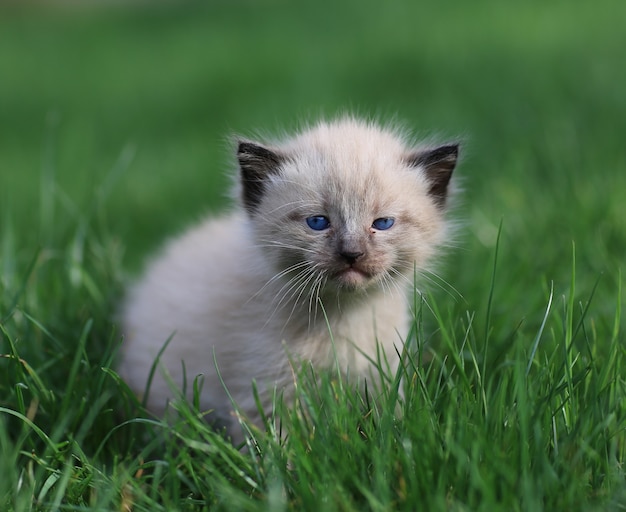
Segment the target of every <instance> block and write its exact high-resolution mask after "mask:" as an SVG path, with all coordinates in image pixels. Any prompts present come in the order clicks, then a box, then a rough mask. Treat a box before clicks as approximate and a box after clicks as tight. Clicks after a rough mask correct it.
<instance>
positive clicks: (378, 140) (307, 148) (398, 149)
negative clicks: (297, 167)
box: [289, 118, 406, 168]
mask: <svg viewBox="0 0 626 512" xmlns="http://www.w3.org/2000/svg"><path fill="white" fill-rule="evenodd" d="M289 149H291V151H292V154H295V155H297V156H300V157H307V156H309V157H314V158H315V157H317V158H322V159H326V160H330V161H331V162H329V163H335V164H336V165H340V164H343V165H344V166H349V167H354V166H355V165H359V166H361V167H366V168H367V167H368V164H370V165H373V164H375V163H377V162H380V161H382V162H384V161H386V160H389V159H399V158H401V156H402V154H403V153H404V152H405V151H406V147H405V142H404V137H402V136H401V135H400V133H399V132H398V131H396V130H392V129H381V128H380V127H379V126H377V125H374V124H371V123H365V122H363V121H357V120H355V119H350V118H346V119H340V120H338V121H334V122H331V123H320V124H318V125H316V126H314V127H312V128H311V129H309V130H307V131H305V132H302V133H301V134H300V135H298V136H296V137H295V138H294V139H292V141H291V144H289ZM382 162H381V163H382Z"/></svg>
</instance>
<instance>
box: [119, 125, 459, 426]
mask: <svg viewBox="0 0 626 512" xmlns="http://www.w3.org/2000/svg"><path fill="white" fill-rule="evenodd" d="M457 153H458V146H457V145H456V144H450V145H444V146H440V147H434V148H416V147H413V146H411V145H409V144H408V142H407V139H406V138H405V136H404V135H403V134H402V133H400V132H399V131H398V130H395V129H389V128H382V127H379V126H376V125H374V124H371V123H368V122H363V121H359V120H356V119H353V118H342V119H339V120H337V121H334V122H330V123H319V124H318V125H316V126H314V127H311V128H310V129H307V130H305V131H303V132H301V133H299V134H297V135H296V136H295V137H293V138H291V139H288V140H286V141H284V142H282V143H278V144H269V145H261V144H257V143H255V142H250V141H240V142H239V145H238V153H237V157H238V160H239V167H240V180H239V181H240V187H239V192H240V198H241V201H240V202H241V208H238V209H237V210H236V211H234V212H233V213H231V214H228V215H225V216H222V217H217V218H212V219H208V220H206V221H205V222H203V223H202V224H200V225H199V226H197V227H194V228H192V229H191V230H189V231H188V232H186V233H184V234H183V235H182V236H181V237H180V238H177V239H175V240H173V241H171V242H170V243H169V244H167V246H166V247H165V250H164V251H163V252H162V253H161V254H160V255H159V256H158V257H157V258H156V259H155V260H154V261H153V262H152V263H151V264H150V265H149V267H148V269H147V272H146V274H145V276H144V277H143V278H142V279H141V280H140V281H139V282H138V283H137V284H136V285H135V286H134V287H133V288H132V289H131V290H130V293H129V297H128V301H127V303H126V307H125V311H124V323H125V325H124V334H125V335H126V340H125V343H124V350H123V357H122V362H121V367H120V373H121V375H122V376H123V377H124V379H125V380H126V381H127V382H128V384H129V385H130V386H131V388H132V389H134V390H136V391H137V392H142V391H143V389H144V387H145V384H146V381H147V378H148V375H149V372H150V368H151V366H152V364H153V362H154V360H155V358H156V357H157V354H158V352H159V350H160V349H161V348H162V347H163V344H164V343H165V342H166V340H167V339H168V338H170V337H172V339H171V342H170V343H169V345H168V346H167V348H166V350H165V351H164V353H163V354H162V355H161V357H160V366H159V369H158V370H157V371H156V373H155V376H154V380H153V382H152V387H151V390H150V395H149V399H148V407H149V408H150V409H151V410H152V411H154V412H155V413H157V414H162V413H163V412H164V409H165V407H166V403H167V400H168V398H171V397H172V396H173V392H172V390H171V383H168V381H170V380H171V381H172V382H173V383H175V385H177V386H182V385H183V375H184V373H186V376H187V380H188V382H187V385H186V387H187V394H188V395H189V394H190V391H189V389H190V388H191V387H192V381H193V379H194V378H195V377H196V376H197V375H199V374H202V375H203V376H204V387H203V390H202V395H201V406H202V407H203V408H204V409H205V410H210V409H211V410H214V411H215V414H216V415H217V417H218V418H221V419H222V420H227V421H228V419H229V418H230V417H231V414H230V412H231V410H232V404H231V402H230V400H229V399H228V396H227V394H226V392H225V390H224V389H223V386H222V384H221V383H220V379H219V376H218V370H219V373H220V374H221V377H222V378H223V380H224V383H225V384H226V387H227V389H228V391H229V393H230V394H231V395H232V397H234V399H235V400H236V402H237V404H238V406H239V408H240V409H241V410H242V411H243V412H244V413H245V414H246V415H247V416H248V417H249V418H250V419H251V420H253V421H258V411H257V407H256V405H255V403H254V400H253V396H252V387H251V381H252V380H253V379H255V380H256V383H257V386H258V389H259V391H260V394H261V398H262V400H263V404H264V406H265V407H269V405H270V395H271V391H272V390H273V388H274V386H278V387H279V388H280V389H284V390H286V392H287V393H288V392H289V389H291V388H292V386H293V382H292V380H293V377H292V371H291V367H290V360H291V361H295V362H298V361H304V360H309V361H311V362H312V363H313V364H314V365H315V366H316V367H317V368H331V367H335V366H336V365H338V366H339V368H341V369H342V370H343V371H346V372H348V371H349V373H350V375H351V376H358V377H361V378H366V379H375V378H376V374H377V372H375V371H374V372H371V363H370V361H369V359H368V358H372V359H374V360H375V359H376V357H377V344H378V347H379V348H380V349H381V352H382V354H383V356H384V357H386V358H387V360H388V361H389V363H390V364H391V366H392V368H393V367H394V366H395V365H397V362H398V357H397V351H401V348H402V341H403V339H404V337H405V336H406V335H407V334H408V329H409V325H410V314H409V310H408V306H407V296H408V295H409V294H411V293H413V291H412V290H413V288H412V286H413V279H414V272H415V271H416V270H417V272H418V273H419V272H420V271H422V270H425V269H426V268H427V267H428V265H429V262H430V260H431V259H432V257H433V255H434V254H435V253H436V250H437V248H438V247H439V246H440V245H441V244H442V243H443V242H444V241H445V240H446V237H447V235H446V228H447V223H446V221H445V219H444V209H445V203H446V197H447V195H448V184H449V181H450V177H451V174H452V171H453V169H454V167H455V165H456V161H457ZM331 333H332V338H331ZM331 339H332V341H331ZM214 358H215V361H216V362H217V368H218V370H216V367H215V363H214ZM183 361H184V367H183V363H182V362H183ZM183 368H184V370H183ZM370 372H371V373H370ZM164 373H166V374H167V375H168V377H167V378H164ZM231 423H232V421H231ZM230 433H231V434H232V435H233V436H234V437H235V438H240V437H241V433H240V432H239V430H238V428H237V427H233V426H232V425H231V428H230Z"/></svg>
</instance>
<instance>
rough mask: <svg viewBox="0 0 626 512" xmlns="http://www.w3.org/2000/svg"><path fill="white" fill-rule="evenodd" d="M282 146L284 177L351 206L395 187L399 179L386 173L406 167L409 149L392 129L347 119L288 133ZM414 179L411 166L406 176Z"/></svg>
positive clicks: (376, 198)
mask: <svg viewBox="0 0 626 512" xmlns="http://www.w3.org/2000/svg"><path fill="white" fill-rule="evenodd" d="M285 149H286V153H287V154H289V156H290V159H291V165H288V166H286V169H285V170H286V171H287V174H288V175H290V176H288V179H293V180H294V181H297V182H299V183H301V184H302V185H303V186H304V187H305V188H309V189H310V190H313V191H316V192H317V193H318V194H319V196H321V197H318V198H319V199H322V200H324V201H328V202H333V203H336V202H337V201H340V202H341V204H343V205H344V206H345V208H347V209H350V210H351V211H353V212H354V211H355V210H356V209H358V208H359V207H367V208H371V207H372V205H373V204H374V203H376V202H381V201H384V200H385V197H384V196H385V195H387V194H386V192H389V193H395V191H393V189H394V188H395V187H394V186H393V185H394V183H395V184H396V185H397V184H398V183H399V182H400V181H402V180H398V179H397V178H398V177H397V176H395V177H394V178H393V179H392V178H391V177H392V175H394V174H395V173H398V172H400V171H406V162H405V161H404V158H405V156H406V154H407V153H408V149H407V147H406V145H405V143H404V140H403V138H402V136H401V135H399V134H398V133H397V132H394V131H392V130H385V129H381V128H380V127H379V126H375V125H371V124H367V123H364V122H362V121H355V120H352V119H344V120H340V121H336V122H333V123H328V124H326V123H321V124H319V125H317V126H315V127H314V128H312V129H310V130H308V131H306V132H303V133H302V134H300V135H298V136H297V137H295V138H294V139H292V140H291V141H290V143H289V144H288V145H287V146H286V148H285ZM416 181H418V180H416V177H415V173H414V172H412V173H411V182H413V183H415V182H416ZM366 205H367V206H366Z"/></svg>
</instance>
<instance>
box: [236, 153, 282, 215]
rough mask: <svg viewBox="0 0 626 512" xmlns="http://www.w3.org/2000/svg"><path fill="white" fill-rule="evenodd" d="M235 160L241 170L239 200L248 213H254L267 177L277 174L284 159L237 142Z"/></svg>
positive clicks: (275, 154)
mask: <svg viewBox="0 0 626 512" xmlns="http://www.w3.org/2000/svg"><path fill="white" fill-rule="evenodd" d="M237 160H238V161H239V169H240V170H241V186H242V190H241V198H242V200H243V204H244V206H245V208H246V210H248V212H249V213H254V211H255V210H256V208H257V206H258V205H259V203H260V202H261V198H262V197H263V192H264V191H265V182H266V179H267V177H268V176H269V175H271V174H278V172H279V170H280V166H281V163H282V162H283V160H284V158H283V157H282V156H281V155H279V154H278V153H275V152H274V151H271V150H269V149H267V148H265V147H263V146H261V145H259V144H255V143H253V142H248V141H239V142H238V146H237Z"/></svg>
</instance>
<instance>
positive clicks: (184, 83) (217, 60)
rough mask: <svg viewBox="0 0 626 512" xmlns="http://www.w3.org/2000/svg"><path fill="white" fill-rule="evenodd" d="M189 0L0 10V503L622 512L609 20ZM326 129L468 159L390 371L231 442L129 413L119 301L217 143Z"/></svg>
mask: <svg viewBox="0 0 626 512" xmlns="http://www.w3.org/2000/svg"><path fill="white" fill-rule="evenodd" d="M206 4H207V5H204V3H200V2H195V3H182V4H180V5H174V4H173V3H172V4H167V3H163V4H158V5H155V6H152V7H147V6H143V7H141V6H135V7H130V6H126V7H122V6H119V5H112V6H108V7H105V6H99V7H93V8H88V7H85V6H77V5H60V6H57V7H42V6H39V7H35V6H31V7H23V6H22V7H19V6H18V5H17V4H15V5H12V6H7V5H5V6H3V7H0V121H1V122H0V510H3V511H4V510H7V511H23V510H118V511H126V510H150V511H152V510H250V511H259V510H271V511H274V510H312V511H318V510H324V511H327V510H328V511H333V510H338V511H339V510H341V511H347V510H354V511H362V510H381V511H382V510H455V511H465V510H468V511H469V510H472V511H473V510H486V511H497V510H503V511H509V510H520V511H521V510H529V511H540V510H547V511H554V510H567V511H571V510H623V509H624V508H626V476H625V474H624V468H623V464H624V461H625V459H626V350H625V349H626V327H625V326H624V321H623V320H622V316H624V315H623V314H624V306H623V305H624V304H625V303H626V293H625V292H624V277H623V273H624V271H625V268H624V262H625V261H626V260H625V255H626V201H625V200H624V195H625V194H626V151H625V149H624V148H625V143H624V141H625V139H626V94H625V93H624V91H626V66H625V65H624V49H625V48H626V31H624V28H623V20H624V19H626V3H624V2H622V1H620V0H598V1H597V2H594V3H593V4H592V3H584V2H565V1H554V2H540V1H538V0H532V1H529V2H525V3H522V2H518V3H513V2H498V1H496V0H480V1H476V2H462V1H461V0H446V1H442V2H429V3H425V2H424V3H420V2H411V1H408V0H406V1H395V0H394V1H390V2H387V3H380V4H379V3H373V2H371V3H370V2H357V1H356V0H347V1H345V2H331V1H330V0H322V1H318V2H315V3H308V4H304V3H302V5H296V3H295V2H292V3H288V2H284V1H280V0H275V1H273V0H267V1H264V2H253V1H248V0H237V1H232V2H219V1H215V2H206ZM421 4H423V5H421ZM345 111H349V112H356V113H359V114H362V115H365V116H372V117H375V118H378V119H382V120H389V119H398V120H399V121H401V122H403V123H405V124H406V125H407V126H408V127H410V128H411V129H412V130H413V132H414V133H416V134H417V135H418V136H423V137H426V138H428V137H431V136H436V137H437V138H439V139H444V140H445V139H446V138H453V139H461V140H462V141H463V148H462V153H463V161H462V163H461V165H460V167H459V169H458V171H457V172H458V179H459V181H460V183H461V184H462V188H463V192H462V194H460V196H459V198H458V204H457V206H456V208H455V209H454V212H453V215H454V217H455V218H456V219H458V221H459V224H460V229H459V236H458V239H457V240H455V241H454V244H453V245H454V248H452V249H451V250H450V251H449V254H448V255H446V257H445V259H444V261H442V263H441V266H440V269H439V273H440V275H441V277H442V281H441V283H440V286H438V285H432V284H430V285H429V286H426V290H425V292H426V293H425V297H426V298H425V300H421V299H419V298H416V300H415V313H416V321H415V326H414V327H415V333H416V339H417V340H418V343H414V344H411V346H410V347H409V348H410V350H409V353H408V354H407V355H406V361H405V365H404V368H403V370H402V372H401V374H399V375H397V376H390V379H391V386H390V390H389V391H388V392H387V393H386V394H385V395H384V396H382V397H380V398H379V399H377V400H376V401H373V400H371V399H370V398H371V397H370V396H368V395H362V394H360V393H359V392H358V391H357V390H354V389H351V388H350V387H349V386H347V385H346V383H344V382H342V381H341V380H340V379H337V378H336V377H335V376H333V375H332V374H324V373H320V374H317V373H316V372H315V370H313V369H310V368H306V367H305V368H303V369H302V372H301V374H300V375H299V376H298V383H299V385H298V389H299V392H298V396H297V397H296V400H295V403H288V404H287V403H286V404H283V403H282V402H281V400H280V396H278V395H277V397H276V412H275V414H276V416H277V417H279V418H280V419H281V422H279V423H280V424H281V426H282V432H277V431H275V430H274V429H273V428H271V423H272V422H271V421H270V420H271V418H270V419H268V427H270V428H268V432H260V431H256V430H254V429H251V431H250V437H249V441H248V443H247V447H245V448H244V449H243V450H238V449H237V448H236V447H233V446H232V445H231V444H229V443H228V442H227V441H225V440H224V439H223V438H222V437H221V436H220V434H219V433H216V432H213V431H211V430H210V429H208V428H207V426H206V425H205V424H204V423H203V422H202V421H201V420H199V419H198V414H197V411H196V409H195V404H194V403H184V402H177V403H176V404H175V407H176V408H177V409H178V410H179V411H180V419H179V421H177V422H176V424H174V425H166V424H165V423H163V422H162V421H161V420H159V419H156V418H151V417H150V416H149V415H147V414H145V413H144V412H142V410H141V405H140V404H139V403H138V402H137V400H136V399H135V398H134V397H133V395H132V394H131V393H130V391H129V390H128V389H127V388H126V387H125V385H124V383H123V382H121V381H120V380H119V378H118V377H117V375H116V373H115V356H116V351H117V350H118V348H119V345H120V342H121V339H120V335H119V332H118V328H117V316H116V313H117V306H118V304H119V302H120V299H121V297H122V296H123V291H124V288H125V286H126V285H127V283H129V282H130V280H132V278H133V277H134V276H136V275H137V274H138V272H139V271H140V269H141V268H142V265H143V264H144V262H145V261H146V258H147V257H149V255H150V253H151V252H152V251H153V250H155V249H156V248H157V247H158V246H159V245H160V244H161V243H163V241H164V240H165V239H167V237H169V236H171V235H173V234H175V233H176V232H178V231H179V230H180V229H182V228H184V227H185V226H187V225H189V224H190V223H192V222H194V221H195V220H197V219H198V218H200V217H201V216H203V215H205V214H207V213H209V212H215V211H219V210H220V209H223V208H225V207H226V206H227V204H228V202H229V199H228V197H229V187H230V176H229V173H231V172H232V171H233V170H234V160H233V157H232V154H231V153H232V151H231V149H232V148H231V146H230V144H229V136H231V134H233V133H238V134H244V135H254V134H257V133H261V134H263V133H267V134H270V135H273V134H281V133H283V132H284V131H289V130H292V129H294V128H296V127H298V126H300V125H301V124H302V123H303V122H306V121H307V120H315V119H317V118H319V117H324V116H333V115H337V114H338V113H342V112H345ZM401 376H403V377H404V378H405V379H404V380H405V384H403V385H404V386H405V399H404V400H400V403H398V402H399V399H398V396H397V393H396V388H397V386H398V385H399V384H398V382H399V379H400V377H401ZM397 409H401V410H402V414H401V415H397V414H395V413H394V411H396V410H397Z"/></svg>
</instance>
